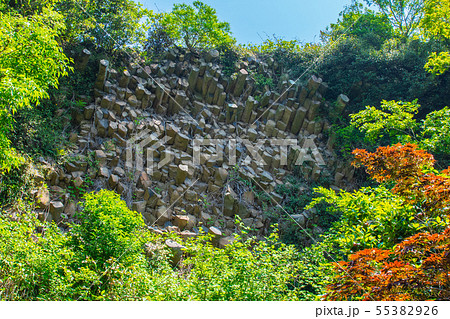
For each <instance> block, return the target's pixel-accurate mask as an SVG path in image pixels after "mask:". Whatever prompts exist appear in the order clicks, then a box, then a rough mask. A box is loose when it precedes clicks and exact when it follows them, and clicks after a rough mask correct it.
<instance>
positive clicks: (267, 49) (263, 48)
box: [246, 36, 302, 54]
mask: <svg viewBox="0 0 450 319" xmlns="http://www.w3.org/2000/svg"><path fill="white" fill-rule="evenodd" d="M246 47H247V48H248V49H249V50H251V51H253V52H257V53H261V54H274V53H278V52H290V53H300V52H301V51H302V46H301V44H300V42H299V41H298V40H284V39H282V38H277V37H276V36H273V39H271V38H267V39H266V40H264V41H263V42H262V43H261V44H259V45H253V44H248V45H247V46H246Z"/></svg>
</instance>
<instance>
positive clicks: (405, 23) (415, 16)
mask: <svg viewBox="0 0 450 319" xmlns="http://www.w3.org/2000/svg"><path fill="white" fill-rule="evenodd" d="M365 2H366V3H368V4H369V5H372V4H374V5H376V6H377V7H378V9H379V10H380V11H381V12H382V13H383V14H384V15H385V16H386V18H388V19H389V21H390V23H391V25H392V26H393V27H394V28H395V30H396V31H397V32H398V34H399V35H400V36H401V37H403V38H408V37H409V36H411V35H412V34H413V33H414V32H416V31H417V29H418V27H419V24H420V21H421V19H422V17H423V10H424V5H425V0H365Z"/></svg>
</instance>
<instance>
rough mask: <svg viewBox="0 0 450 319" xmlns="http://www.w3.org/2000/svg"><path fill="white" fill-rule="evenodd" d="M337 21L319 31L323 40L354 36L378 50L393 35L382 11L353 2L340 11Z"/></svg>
mask: <svg viewBox="0 0 450 319" xmlns="http://www.w3.org/2000/svg"><path fill="white" fill-rule="evenodd" d="M340 16H341V18H340V19H339V20H338V21H337V23H332V24H330V26H329V27H327V29H326V31H324V32H322V33H321V38H322V40H323V41H325V42H334V41H337V40H338V39H339V38H340V37H344V36H351V37H356V38H358V39H360V40H361V41H363V42H364V43H367V44H368V45H370V46H371V47H373V48H375V49H377V50H379V49H381V46H382V44H383V43H384V42H385V41H386V40H387V39H390V38H392V37H393V35H394V32H393V28H392V26H391V25H390V24H389V20H388V19H387V18H386V16H385V15H384V14H382V13H379V12H375V11H373V10H370V9H367V8H364V7H363V5H362V4H358V3H354V4H353V5H351V6H349V7H347V8H346V9H345V10H344V11H342V12H341V13H340Z"/></svg>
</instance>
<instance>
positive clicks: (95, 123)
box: [39, 50, 354, 245]
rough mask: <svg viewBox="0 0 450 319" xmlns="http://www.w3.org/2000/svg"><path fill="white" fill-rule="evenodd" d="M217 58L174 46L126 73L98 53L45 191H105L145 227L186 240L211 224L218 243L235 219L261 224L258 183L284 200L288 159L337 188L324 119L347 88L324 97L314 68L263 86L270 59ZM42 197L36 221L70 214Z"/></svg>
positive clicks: (340, 104)
mask: <svg viewBox="0 0 450 319" xmlns="http://www.w3.org/2000/svg"><path fill="white" fill-rule="evenodd" d="M217 57H218V54H217V52H206V53H205V54H204V55H203V57H202V56H200V57H198V56H196V55H194V54H190V53H189V52H184V51H181V50H172V51H171V52H169V53H168V54H167V56H166V59H163V60H161V61H159V63H154V64H151V65H147V66H142V65H138V64H131V65H130V67H129V68H127V70H124V71H123V72H117V71H116V70H114V69H113V68H112V66H111V65H110V63H109V62H108V61H105V60H102V61H101V62H100V65H99V72H98V77H97V81H96V82H95V87H94V100H93V101H92V103H91V104H89V105H87V106H86V107H85V109H84V111H82V112H76V113H74V118H75V120H76V121H77V123H78V124H79V131H78V132H77V133H74V134H72V135H71V141H72V142H73V143H74V144H75V145H76V147H75V149H74V152H73V154H72V159H73V160H71V161H68V162H67V163H66V164H65V166H64V167H60V168H56V169H54V168H52V169H50V171H49V174H48V182H49V184H50V185H51V189H50V191H51V193H52V194H55V192H54V190H55V189H56V190H63V191H62V193H64V189H67V187H68V186H76V189H93V190H98V189H101V188H107V189H111V190H114V191H116V192H117V193H119V194H121V195H122V197H123V198H124V199H125V200H126V201H127V203H128V204H129V206H130V207H131V208H132V209H133V210H135V211H138V212H140V213H141V214H142V216H143V217H144V219H145V221H146V223H147V224H148V225H149V226H152V227H158V228H160V229H169V230H176V231H179V232H182V233H184V235H185V236H195V234H196V233H197V232H198V230H199V227H211V226H214V227H215V228H214V229H213V232H216V233H218V232H220V236H219V235H217V234H216V236H217V243H216V244H217V245H222V244H221V243H222V242H223V241H225V239H224V238H227V237H226V236H229V235H231V233H232V231H233V229H234V227H235V224H234V218H235V216H236V215H237V216H240V217H241V219H242V220H243V222H244V224H245V225H247V226H250V227H252V228H253V229H255V230H256V231H257V232H259V233H261V234H262V233H264V232H265V231H266V229H267V227H268V223H267V221H266V220H265V219H264V216H263V212H262V209H261V199H259V198H256V196H255V191H256V192H258V193H266V194H267V197H268V198H270V199H271V200H272V201H273V202H274V203H275V202H276V201H280V200H281V199H282V197H281V196H280V195H278V194H277V193H276V192H275V190H276V187H277V185H280V184H282V183H283V180H284V178H285V177H286V176H287V175H289V174H291V173H292V171H293V170H294V168H295V167H296V166H298V170H299V171H300V172H301V174H303V176H304V178H305V179H307V180H318V179H319V178H320V177H321V176H325V177H328V178H330V179H331V180H332V181H333V180H334V186H335V187H336V189H337V188H339V187H342V186H343V185H345V182H346V181H349V180H351V179H352V176H353V172H354V171H353V170H352V169H349V168H347V167H345V166H343V165H342V164H340V163H337V161H336V156H335V154H334V152H333V144H334V134H333V132H332V131H331V127H330V124H329V122H328V121H327V120H326V119H327V118H330V117H332V116H338V114H339V112H342V111H343V109H344V108H345V105H346V104H347V103H348V98H347V97H346V96H345V95H340V96H339V97H337V102H336V103H329V102H327V101H325V100H324V98H323V93H324V92H325V91H326V89H327V85H326V83H325V82H323V81H322V79H321V78H318V77H316V76H312V77H311V78H309V80H308V81H306V83H305V85H300V84H297V83H295V82H294V81H289V80H286V81H280V83H279V84H278V88H277V89H273V90H268V89H260V88H258V87H257V86H256V85H255V81H254V80H253V79H252V77H251V74H252V73H254V72H260V73H261V72H262V73H263V74H266V75H267V76H270V71H268V68H267V65H268V64H267V63H265V62H263V61H258V60H257V59H252V60H251V61H250V62H245V63H241V64H240V65H239V68H237V69H236V73H235V75H234V76H233V77H231V78H230V77H226V76H224V75H223V72H222V67H221V65H220V64H218V63H217ZM264 72H265V73H264ZM335 106H336V107H335ZM49 196H50V195H49V194H41V195H40V197H39V198H40V199H39V205H40V207H41V208H44V209H45V208H46V207H49V212H50V217H48V216H47V217H45V216H44V217H42V218H47V219H52V218H53V219H54V220H57V221H59V220H61V219H62V218H63V217H66V218H70V217H71V216H72V215H73V214H74V212H75V211H76V209H77V206H76V205H75V204H74V203H73V202H72V201H71V200H70V199H66V200H64V199H60V200H59V201H51V198H49ZM50 197H51V196H50ZM61 216H63V217H61ZM302 216H303V215H302ZM303 219H304V218H303ZM219 229H220V230H221V231H220V230H219ZM210 232H211V230H210ZM222 233H223V234H222Z"/></svg>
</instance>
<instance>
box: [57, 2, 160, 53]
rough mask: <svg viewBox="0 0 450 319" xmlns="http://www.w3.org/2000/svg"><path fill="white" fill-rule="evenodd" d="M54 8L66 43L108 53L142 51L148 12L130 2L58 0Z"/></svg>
mask: <svg viewBox="0 0 450 319" xmlns="http://www.w3.org/2000/svg"><path fill="white" fill-rule="evenodd" d="M55 8H57V9H58V10H60V11H61V12H63V13H64V22H65V25H66V32H65V33H64V35H63V38H62V41H64V42H66V43H72V44H73V43H79V42H84V43H85V44H87V43H92V44H93V45H94V46H95V47H96V48H97V49H100V50H101V49H103V50H105V51H106V52H108V53H110V54H112V53H115V52H116V51H117V50H121V49H124V48H126V47H129V46H137V47H138V48H142V46H143V43H144V41H145V36H146V33H147V29H148V26H147V25H146V23H145V22H144V23H143V22H142V21H145V18H146V17H149V16H151V14H152V13H151V12H149V11H148V10H147V9H144V8H143V7H142V5H141V4H139V3H136V2H134V1H132V0H108V1H94V0H82V1H78V0H59V1H56V4H55Z"/></svg>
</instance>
